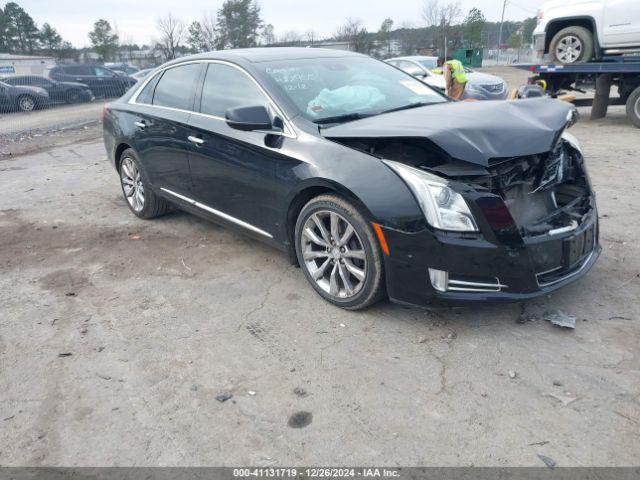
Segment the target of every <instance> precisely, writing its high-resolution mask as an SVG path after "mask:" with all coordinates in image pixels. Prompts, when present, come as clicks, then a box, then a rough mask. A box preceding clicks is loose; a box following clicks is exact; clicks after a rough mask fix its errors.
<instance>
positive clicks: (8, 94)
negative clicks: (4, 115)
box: [0, 81, 49, 112]
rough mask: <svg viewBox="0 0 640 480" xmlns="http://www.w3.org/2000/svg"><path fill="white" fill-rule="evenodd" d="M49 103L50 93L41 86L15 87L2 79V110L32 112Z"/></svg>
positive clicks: (0, 97)
mask: <svg viewBox="0 0 640 480" xmlns="http://www.w3.org/2000/svg"><path fill="white" fill-rule="evenodd" d="M48 104H49V94H48V93H47V91H46V90H45V89H43V88H40V87H14V86H13V85H9V84H8V83H5V82H2V81H0V112H7V111H12V110H20V111H23V112H30V111H32V110H35V109H36V108H38V107H43V106H45V105H48Z"/></svg>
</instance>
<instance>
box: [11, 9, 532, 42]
mask: <svg viewBox="0 0 640 480" xmlns="http://www.w3.org/2000/svg"><path fill="white" fill-rule="evenodd" d="M6 1H7V0H5V1H2V0H0V5H3V4H4V3H6ZM443 1H447V0H443ZM542 2H543V0H517V1H516V2H515V3H514V2H512V1H511V0H507V8H506V12H505V19H507V20H522V19H524V18H526V17H530V16H533V15H535V14H536V11H537V9H538V7H539V6H540V5H541V4H542ZM17 3H18V4H19V5H21V6H22V7H23V8H24V9H25V10H27V12H29V14H30V15H31V16H32V17H33V18H34V20H35V21H36V23H37V24H38V25H39V26H40V25H42V24H43V23H44V22H49V23H50V24H51V25H52V26H53V27H54V28H56V29H57V30H58V32H59V33H60V34H61V35H62V37H63V38H64V39H65V40H68V41H70V42H71V43H73V44H74V46H76V47H83V46H89V38H88V37H87V33H88V32H89V31H90V30H91V29H92V26H93V23H94V22H95V21H96V20H98V19H100V18H104V19H106V20H108V21H109V22H110V23H111V25H112V26H115V27H117V30H118V33H119V35H120V40H121V42H124V43H129V42H131V43H138V44H139V45H142V44H149V43H150V40H151V38H153V37H154V36H156V37H157V32H156V19H157V18H158V17H159V16H162V15H166V14H167V13H169V12H171V13H172V14H173V15H174V16H176V17H178V18H180V19H182V20H183V21H184V22H185V23H190V22H191V21H193V20H198V19H199V18H200V17H202V16H203V14H206V13H215V12H217V10H218V9H219V8H220V6H221V5H222V3H223V0H187V1H186V2H184V3H181V2H176V1H175V0H137V1H136V0H108V1H95V0H84V1H82V0H73V1H70V0H55V1H52V0H17ZM460 3H461V7H462V11H463V12H464V15H466V14H467V12H468V11H469V10H470V9H471V8H473V7H477V8H479V9H480V10H482V12H483V13H484V15H485V17H486V18H487V20H490V21H499V20H500V15H501V13H502V3H503V0H475V1H473V0H461V2H460ZM258 4H259V5H260V8H261V12H262V18H263V20H264V21H265V23H271V24H273V26H274V29H275V34H276V37H280V36H281V35H283V34H284V33H286V32H287V31H290V30H296V31H298V32H300V33H304V32H306V31H308V30H313V31H315V32H317V33H318V34H320V36H321V37H323V36H330V35H331V34H332V33H333V32H334V31H335V30H336V28H337V27H338V26H339V25H340V24H342V23H343V22H344V19H345V18H347V17H353V18H358V19H360V20H362V22H363V24H364V25H365V27H366V28H367V30H369V31H377V30H378V28H379V26H380V24H381V23H382V21H383V20H384V19H385V18H387V17H390V18H392V19H393V21H394V26H395V27H400V26H414V27H418V26H421V25H422V23H423V22H422V18H421V14H420V12H421V10H422V6H423V5H424V0H395V1H389V0H387V1H381V0H258Z"/></svg>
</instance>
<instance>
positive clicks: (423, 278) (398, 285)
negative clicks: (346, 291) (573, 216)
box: [384, 209, 601, 306]
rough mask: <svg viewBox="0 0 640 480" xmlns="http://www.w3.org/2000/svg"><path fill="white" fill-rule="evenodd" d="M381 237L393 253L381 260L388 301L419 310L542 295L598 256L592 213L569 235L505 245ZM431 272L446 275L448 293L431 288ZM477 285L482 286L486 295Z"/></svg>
mask: <svg viewBox="0 0 640 480" xmlns="http://www.w3.org/2000/svg"><path fill="white" fill-rule="evenodd" d="M384 233H385V237H386V239H387V243H388V244H389V248H390V251H391V255H390V256H387V257H385V275H386V282H387V292H388V294H389V297H390V299H391V300H392V301H395V302H397V303H402V304H408V305H418V306H439V305H440V306H444V305H449V306H451V305H464V304H467V305H468V304H469V303H473V302H487V301H489V302H491V301H496V302H499V301H507V302H516V301H521V300H526V299H530V298H535V297H538V296H540V295H545V294H548V293H550V292H553V291H554V290H557V289H559V288H561V287H563V286H565V285H567V284H569V283H572V282H574V281H576V280H578V279H579V278H581V277H582V276H583V275H584V274H586V273H587V272H588V271H589V270H590V269H591V267H592V266H593V265H594V264H595V262H596V260H597V259H598V257H599V255H600V251H601V248H600V245H599V242H598V219H597V212H596V210H595V209H594V210H593V211H592V212H591V214H590V216H589V218H588V219H586V220H585V221H584V222H583V223H582V224H581V225H580V226H579V227H578V228H576V229H575V230H573V231H571V232H567V233H566V234H558V235H553V236H549V235H540V236H537V237H532V238H525V239H522V238H520V240H519V241H515V240H514V241H513V242H508V244H507V242H502V241H500V240H497V239H496V238H492V239H491V240H488V239H487V238H485V236H483V235H481V234H462V235H461V234H454V233H447V232H434V231H431V230H426V229H425V230H422V231H421V232H418V233H406V232H399V231H395V230H391V229H385V230H384ZM429 269H432V270H437V271H443V272H447V273H448V276H449V277H448V278H449V282H450V287H449V288H447V289H446V291H438V290H437V289H436V288H434V286H433V284H432V280H431V278H430V275H429ZM465 285H469V287H465ZM476 285H486V286H487V288H486V291H482V290H483V288H482V287H481V288H480V289H478V288H477V286H476ZM492 285H495V286H492ZM451 287H453V288H451ZM465 289H466V290H467V291H465Z"/></svg>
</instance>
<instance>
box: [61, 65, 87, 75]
mask: <svg viewBox="0 0 640 480" xmlns="http://www.w3.org/2000/svg"><path fill="white" fill-rule="evenodd" d="M64 73H66V74H67V75H93V71H92V69H91V67H87V66H84V65H74V66H71V67H64Z"/></svg>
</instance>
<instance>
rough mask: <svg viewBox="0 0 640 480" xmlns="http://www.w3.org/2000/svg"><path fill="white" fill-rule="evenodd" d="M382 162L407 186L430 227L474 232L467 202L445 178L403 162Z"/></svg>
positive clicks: (473, 222)
mask: <svg viewBox="0 0 640 480" xmlns="http://www.w3.org/2000/svg"><path fill="white" fill-rule="evenodd" d="M384 162H385V163H386V164H387V165H389V167H391V168H392V169H393V170H394V171H395V172H396V173H397V174H398V175H400V178H402V179H403V180H404V181H405V183H406V184H407V185H408V186H409V188H410V189H411V191H412V192H413V195H414V196H415V197H416V200H417V201H418V204H419V205H420V208H421V209H422V211H423V212H424V216H425V218H426V219H427V222H429V224H430V225H431V226H433V227H435V228H439V229H441V230H453V231H456V232H476V231H478V227H477V226H476V222H475V221H474V219H473V215H471V212H470V211H469V206H468V205H467V202H465V201H464V198H462V195H460V194H459V193H456V192H454V191H453V190H452V189H451V188H450V187H449V185H448V183H447V181H446V180H444V179H442V178H440V177H437V176H436V175H432V174H430V173H427V172H423V171H422V170H419V169H417V168H413V167H409V166H408V165H404V164H403V163H398V162H393V161H391V160H385V161H384Z"/></svg>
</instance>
